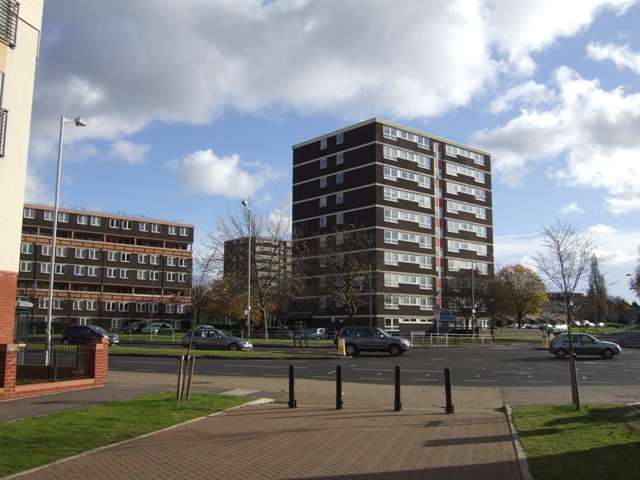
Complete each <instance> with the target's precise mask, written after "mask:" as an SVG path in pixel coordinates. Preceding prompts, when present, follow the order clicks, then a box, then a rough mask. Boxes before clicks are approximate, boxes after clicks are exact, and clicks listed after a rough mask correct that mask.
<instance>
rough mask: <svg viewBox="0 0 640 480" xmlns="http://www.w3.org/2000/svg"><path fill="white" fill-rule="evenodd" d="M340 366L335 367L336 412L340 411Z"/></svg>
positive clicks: (341, 405) (341, 403)
mask: <svg viewBox="0 0 640 480" xmlns="http://www.w3.org/2000/svg"><path fill="white" fill-rule="evenodd" d="M343 408H344V404H343V402H342V365H338V366H337V367H336V410H342V409H343Z"/></svg>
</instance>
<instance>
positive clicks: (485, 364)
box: [109, 344, 640, 387]
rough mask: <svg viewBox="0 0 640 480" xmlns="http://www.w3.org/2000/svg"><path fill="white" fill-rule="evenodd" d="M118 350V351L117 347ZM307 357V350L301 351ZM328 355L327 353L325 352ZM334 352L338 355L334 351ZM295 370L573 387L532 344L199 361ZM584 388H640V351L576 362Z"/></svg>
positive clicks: (155, 369) (148, 364)
mask: <svg viewBox="0 0 640 480" xmlns="http://www.w3.org/2000/svg"><path fill="white" fill-rule="evenodd" d="M116 348H117V347H116ZM301 351H307V352H308V350H301ZM322 352H323V353H326V351H325V350H322ZM332 352H333V351H332ZM290 365H294V369H295V377H296V378H304V379H315V380H327V381H333V380H335V375H336V373H335V372H336V368H337V366H338V365H341V367H342V380H343V381H344V382H354V383H369V384H378V383H379V384H393V382H394V378H395V368H396V366H400V371H401V379H402V384H404V385H430V384H439V383H442V382H443V378H444V369H445V368H449V370H450V372H451V379H452V382H453V383H455V384H457V385H461V386H487V387H490V386H491V387H519V386H526V387H535V386H539V387H555V386H566V385H569V362H568V360H559V359H557V358H555V357H553V356H552V355H550V354H549V353H548V352H547V351H544V350H537V349H535V348H534V347H532V346H531V345H530V344H526V345H509V346H498V347H496V346H494V347H491V348H464V349H446V350H445V349H442V350H439V349H438V350H436V349H433V350H432V349H414V350H411V351H410V352H408V353H406V354H404V355H402V356H400V357H390V356H388V355H385V354H361V355H358V356H357V357H353V358H350V357H335V358H331V359H325V358H323V359H320V358H319V359H317V360H314V359H304V360H293V361H292V360H255V359H253V360H249V359H247V360H243V359H237V360H229V359H212V358H202V359H200V358H199V359H198V360H197V361H196V367H195V373H196V375H197V374H201V375H228V376H244V377H282V378H287V377H288V374H289V366H290ZM576 365H577V370H578V378H579V382H580V384H582V385H585V386H587V385H590V386H600V387H606V386H609V385H617V386H638V385H639V384H640V350H636V349H624V350H623V352H622V355H620V356H617V357H615V358H613V359H611V360H604V359H602V358H600V357H580V358H578V360H577V363H576ZM109 369H110V370H112V371H135V372H150V373H177V372H178V363H177V360H176V359H174V358H168V357H135V356H120V355H112V356H110V357H109Z"/></svg>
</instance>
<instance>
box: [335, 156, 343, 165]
mask: <svg viewBox="0 0 640 480" xmlns="http://www.w3.org/2000/svg"><path fill="white" fill-rule="evenodd" d="M342 163H344V153H339V154H338V155H336V165H340V164H342Z"/></svg>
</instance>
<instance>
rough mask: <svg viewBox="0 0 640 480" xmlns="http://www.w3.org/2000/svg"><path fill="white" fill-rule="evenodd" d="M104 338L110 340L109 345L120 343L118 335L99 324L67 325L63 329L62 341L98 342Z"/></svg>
mask: <svg viewBox="0 0 640 480" xmlns="http://www.w3.org/2000/svg"><path fill="white" fill-rule="evenodd" d="M103 338H106V339H107V340H108V341H109V346H113V345H117V344H118V343H120V338H119V337H118V335H116V334H115V333H110V332H107V331H106V330H105V329H104V328H102V327H99V326H97V325H66V326H65V327H64V328H63V329H62V343H63V344H64V345H70V344H77V343H88V342H98V341H101V340H102V339H103Z"/></svg>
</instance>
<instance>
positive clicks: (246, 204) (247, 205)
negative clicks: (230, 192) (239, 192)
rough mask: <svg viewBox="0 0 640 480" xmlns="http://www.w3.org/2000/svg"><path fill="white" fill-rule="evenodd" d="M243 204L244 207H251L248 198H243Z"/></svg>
mask: <svg viewBox="0 0 640 480" xmlns="http://www.w3.org/2000/svg"><path fill="white" fill-rule="evenodd" d="M242 205H243V206H244V207H247V208H249V202H247V201H246V200H242Z"/></svg>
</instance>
